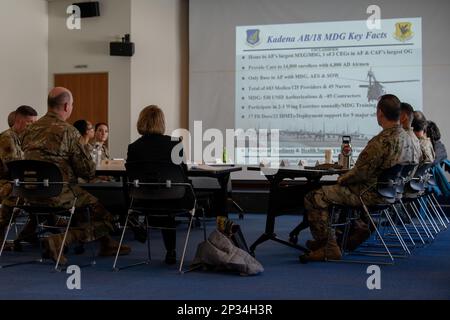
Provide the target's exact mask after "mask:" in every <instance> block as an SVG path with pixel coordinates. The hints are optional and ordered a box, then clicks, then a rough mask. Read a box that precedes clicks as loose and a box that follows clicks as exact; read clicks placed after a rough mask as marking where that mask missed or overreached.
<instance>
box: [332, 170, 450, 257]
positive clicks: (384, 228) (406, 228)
mask: <svg viewBox="0 0 450 320" xmlns="http://www.w3.org/2000/svg"><path fill="white" fill-rule="evenodd" d="M432 166H433V165H432V164H428V163H427V164H423V165H420V166H418V165H416V164H398V165H396V166H394V167H392V168H389V169H387V170H386V171H385V172H383V173H382V174H381V175H380V177H379V178H378V182H377V183H376V184H374V185H373V186H370V187H369V188H368V189H367V190H364V191H363V192H362V193H361V194H360V201H361V206H360V207H356V208H349V207H343V206H333V207H332V208H331V209H330V217H329V233H328V234H329V235H330V234H332V231H333V229H336V228H340V230H341V231H342V236H341V244H340V246H341V251H342V254H343V259H342V260H339V262H356V263H374V262H377V263H379V264H393V263H394V261H395V259H397V258H406V257H408V256H410V255H411V254H412V252H413V250H414V249H415V248H417V247H422V246H425V245H429V244H431V243H432V242H433V241H434V239H435V238H436V236H437V235H438V234H439V233H440V232H442V231H444V230H446V229H447V228H448V224H449V219H448V217H447V216H446V215H445V213H444V211H443V209H442V207H441V206H440V204H439V203H438V201H437V199H436V197H435V196H434V194H433V191H432V188H431V187H432V186H433V185H434V184H435V182H434V179H433V178H432V174H431V169H432ZM369 191H376V192H377V193H378V195H379V196H380V197H381V198H383V200H384V204H382V205H375V206H368V205H366V204H365V203H364V200H363V199H364V194H365V193H366V192H369ZM360 218H362V219H363V220H365V221H366V222H367V224H368V225H369V229H370V230H371V232H372V234H371V236H370V237H369V239H368V240H367V241H366V242H364V243H363V244H362V245H360V246H359V247H358V248H348V247H347V240H348V238H349V232H350V228H351V225H352V223H354V222H353V221H354V220H357V219H360ZM350 256H358V257H360V256H371V257H372V258H371V259H366V260H362V259H359V258H353V257H352V258H350ZM380 258H381V261H380ZM329 261H332V260H329Z"/></svg>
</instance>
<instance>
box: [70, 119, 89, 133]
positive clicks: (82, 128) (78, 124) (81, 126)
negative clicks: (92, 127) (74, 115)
mask: <svg viewBox="0 0 450 320" xmlns="http://www.w3.org/2000/svg"><path fill="white" fill-rule="evenodd" d="M73 126H74V127H75V128H77V130H78V131H79V132H80V134H81V135H82V136H84V135H85V134H86V133H87V131H88V127H89V123H88V122H87V121H86V120H77V121H75V122H74V123H73Z"/></svg>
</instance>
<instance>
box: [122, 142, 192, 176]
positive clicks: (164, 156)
mask: <svg viewBox="0 0 450 320" xmlns="http://www.w3.org/2000/svg"><path fill="white" fill-rule="evenodd" d="M179 144H181V145H179ZM175 147H176V148H177V149H175V151H174V152H176V151H177V150H179V153H178V155H177V156H178V157H180V158H178V159H179V160H182V159H183V145H182V142H181V139H178V138H176V139H174V140H172V137H170V136H165V135H162V134H146V135H143V136H142V137H140V138H139V139H137V140H136V141H135V142H133V143H132V144H130V145H128V155H127V163H129V162H157V163H163V164H169V163H173V161H172V150H173V149H174V148H175ZM182 166H183V170H184V172H185V173H186V171H187V168H186V165H185V164H184V163H182Z"/></svg>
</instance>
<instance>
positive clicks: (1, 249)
mask: <svg viewBox="0 0 450 320" xmlns="http://www.w3.org/2000/svg"><path fill="white" fill-rule="evenodd" d="M14 209H15V208H13V209H12V212H11V217H10V218H9V223H8V227H7V228H6V232H5V235H4V238H3V242H2V247H1V248H0V257H1V256H2V254H3V250H4V249H5V245H6V241H7V239H8V235H9V231H10V230H11V226H12V224H13V221H14V217H15V210H14Z"/></svg>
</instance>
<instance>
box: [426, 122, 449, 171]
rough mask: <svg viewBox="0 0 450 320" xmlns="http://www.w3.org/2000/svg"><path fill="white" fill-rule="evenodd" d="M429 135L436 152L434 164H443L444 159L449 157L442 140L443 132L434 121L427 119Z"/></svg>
mask: <svg viewBox="0 0 450 320" xmlns="http://www.w3.org/2000/svg"><path fill="white" fill-rule="evenodd" d="M427 137H428V138H430V140H431V143H432V144H433V149H434V153H435V154H436V157H435V160H434V164H441V163H442V161H444V160H445V159H447V150H446V149H445V145H444V144H443V143H442V142H441V132H440V131H439V128H438V126H437V125H436V123H434V122H433V121H427Z"/></svg>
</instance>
